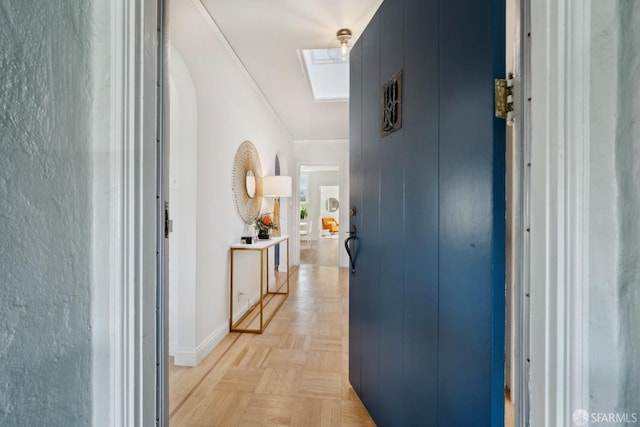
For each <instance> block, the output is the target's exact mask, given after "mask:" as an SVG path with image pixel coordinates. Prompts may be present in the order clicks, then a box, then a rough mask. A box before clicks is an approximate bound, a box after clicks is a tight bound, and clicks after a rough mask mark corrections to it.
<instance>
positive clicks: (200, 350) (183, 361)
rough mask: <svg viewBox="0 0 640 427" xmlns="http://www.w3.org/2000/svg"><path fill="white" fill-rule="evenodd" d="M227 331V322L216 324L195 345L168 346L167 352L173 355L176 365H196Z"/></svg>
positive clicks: (218, 342)
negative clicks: (203, 338)
mask: <svg viewBox="0 0 640 427" xmlns="http://www.w3.org/2000/svg"><path fill="white" fill-rule="evenodd" d="M228 333H229V324H228V323H227V322H225V323H223V324H222V325H220V326H218V327H217V328H216V330H215V331H213V332H212V333H211V335H209V336H208V337H207V338H205V340H204V341H202V342H201V343H200V345H198V346H197V347H195V348H193V347H179V346H173V348H172V347H171V345H170V346H169V354H171V355H173V363H174V364H175V365H177V366H197V365H198V363H200V362H202V360H204V358H205V357H207V355H208V354H209V353H211V351H212V350H213V349H214V348H215V347H216V346H217V345H218V344H220V342H222V340H223V339H224V337H226V336H227V334H228Z"/></svg>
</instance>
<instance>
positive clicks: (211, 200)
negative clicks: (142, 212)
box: [170, 0, 293, 365]
mask: <svg viewBox="0 0 640 427" xmlns="http://www.w3.org/2000/svg"><path fill="white" fill-rule="evenodd" d="M170 26H171V27H170V33H171V45H172V46H173V49H175V50H176V51H177V52H179V54H180V56H181V57H182V59H183V60H184V63H185V64H186V68H187V69H188V72H189V75H190V77H191V79H192V84H193V87H194V88H195V94H196V101H197V102H196V112H195V113H193V112H192V113H190V114H195V115H197V130H196V135H197V136H196V139H197V142H196V153H197V154H196V156H195V159H194V158H190V159H184V158H180V159H179V160H176V161H177V162H179V163H181V164H185V165H187V164H188V167H187V169H188V170H189V171H190V173H195V181H196V191H195V208H186V207H181V209H184V210H185V212H184V214H185V215H187V217H192V218H195V241H193V239H191V241H189V242H184V247H182V248H180V247H177V248H173V250H172V252H173V253H174V254H175V253H176V252H178V253H182V251H183V250H184V251H193V252H194V253H195V278H190V277H179V278H177V281H178V283H179V285H178V286H177V288H174V292H173V294H172V295H170V300H171V299H172V298H175V297H176V295H175V294H178V295H182V294H183V293H187V294H188V295H190V296H189V298H188V299H189V300H195V304H190V303H188V302H186V301H185V302H184V303H183V304H181V302H180V300H179V302H178V304H179V306H178V307H177V310H178V315H177V316H178V318H179V319H183V318H182V316H181V315H180V313H182V312H183V311H185V310H190V311H192V312H193V313H194V318H193V320H192V321H189V323H191V322H193V324H186V325H185V324H182V323H184V322H181V323H180V324H179V325H178V329H179V331H180V332H179V333H180V335H179V336H178V337H176V338H174V337H171V338H170V341H171V342H172V343H174V344H175V343H178V344H177V345H176V346H175V347H173V348H172V349H171V352H172V353H173V354H174V355H175V361H176V363H177V364H189V365H193V364H196V363H197V362H199V361H200V360H202V358H203V357H204V356H205V355H206V354H207V353H208V352H209V351H210V350H211V349H212V348H213V347H214V346H215V344H217V343H218V342H219V341H220V340H221V339H222V338H223V337H224V336H225V335H226V334H227V332H228V319H229V317H228V316H229V245H230V244H232V243H237V242H238V241H239V239H240V236H241V235H242V231H243V224H244V223H243V222H242V220H241V219H240V217H239V215H238V214H237V212H236V209H235V205H234V202H233V196H232V193H231V182H232V179H231V178H232V167H233V160H234V156H235V153H236V150H237V148H238V146H239V145H240V144H241V143H242V142H243V141H245V140H249V141H251V142H253V144H254V145H255V146H256V148H257V150H258V154H259V156H260V159H261V162H262V171H263V174H264V175H273V174H274V159H275V156H276V153H279V154H280V156H281V159H282V158H283V157H284V158H285V159H292V158H293V155H292V154H293V152H292V139H291V137H290V135H289V134H288V132H287V131H286V130H285V129H284V127H283V126H282V125H281V123H280V121H279V120H278V119H277V117H276V116H275V114H274V113H273V112H272V110H271V108H270V107H269V105H268V104H267V103H266V102H265V100H264V98H263V96H261V94H260V92H259V91H258V90H257V89H256V86H255V84H254V83H253V82H252V80H251V79H250V78H249V77H248V74H247V73H246V72H245V70H244V69H243V68H242V66H241V64H240V63H239V61H238V60H237V58H236V57H235V56H234V55H233V53H232V51H231V49H230V48H229V46H228V45H227V44H226V42H225V41H224V38H223V37H222V36H221V34H220V32H219V30H218V29H217V27H216V26H215V24H214V23H213V21H212V20H211V19H210V18H209V16H208V14H207V13H206V10H205V9H204V8H203V7H202V6H201V4H200V3H199V2H197V1H195V0H194V1H186V0H183V1H173V2H172V4H171V6H170ZM170 73H171V70H170ZM182 74H183V75H184V73H182ZM173 78H174V82H175V83H177V78H178V77H177V76H173ZM176 91H177V94H176V95H177V98H178V102H179V105H178V107H176V106H172V108H171V110H172V112H175V111H174V108H180V109H181V108H190V109H191V107H186V106H184V105H183V96H182V94H181V93H180V91H179V87H178V85H177V84H176ZM177 117H178V118H179V117H182V114H181V113H177ZM173 120H174V119H173V118H172V123H171V127H173V125H174V123H173ZM179 128H180V133H181V135H182V134H183V132H187V130H186V129H184V123H183V122H182V121H181V122H180V124H179ZM174 137H175V139H172V141H171V157H172V158H173V157H174V156H182V155H183V154H185V153H182V152H181V148H180V144H181V140H182V136H176V135H174ZM187 140H188V137H187ZM194 160H195V161H194ZM173 161H174V160H173V159H172V162H173ZM183 162H186V163H183ZM285 163H286V160H285ZM281 166H282V167H283V174H284V173H285V172H284V171H287V170H292V169H293V167H292V166H291V165H288V164H284V165H282V163H281ZM176 172H177V174H174V172H171V185H172V187H173V190H174V192H175V191H176V190H177V191H178V192H180V191H182V189H184V188H185V185H187V184H188V183H189V181H190V179H191V178H189V177H183V176H180V173H179V170H176ZM268 202H269V205H267V202H266V201H265V208H267V207H269V208H271V204H272V203H273V201H272V200H271V199H269V200H268ZM288 209H290V207H289V204H287V203H282V207H281V216H282V217H283V218H284V219H285V221H286V219H287V218H291V215H290V214H289V212H287V210H288ZM282 211H284V212H282ZM174 221H175V222H174V230H175V232H174V235H173V236H172V238H174V239H180V237H178V235H179V233H180V231H179V230H181V229H183V228H184V227H185V226H186V225H185V224H183V223H181V221H180V220H179V218H178V217H176V218H175V219H174ZM186 227H188V226H186ZM289 229H290V226H289V224H287V223H284V224H283V233H288V231H289ZM180 241H181V240H179V242H180ZM177 245H180V243H177ZM194 248H195V249H194ZM180 256H181V255H178V257H180ZM172 266H173V261H171V264H170V269H171V268H172ZM177 268H178V269H179V268H180V267H179V266H178V267H177ZM178 298H180V296H178ZM174 303H175V302H174ZM175 308H176V307H174V309H175ZM175 316H176V315H175V314H172V315H171V317H172V318H175ZM179 322H180V321H179ZM187 330H189V331H191V332H189V333H193V336H194V337H195V340H194V341H193V342H187V341H188V340H187V341H183V338H182V333H183V332H184V331H187ZM185 337H189V336H188V334H187V335H185ZM178 350H179V351H178Z"/></svg>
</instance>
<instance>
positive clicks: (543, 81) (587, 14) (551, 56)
mask: <svg viewBox="0 0 640 427" xmlns="http://www.w3.org/2000/svg"><path fill="white" fill-rule="evenodd" d="M527 1H529V0H527ZM529 8H530V13H529V18H530V33H529V31H528V32H527V33H528V34H531V37H530V38H531V40H532V42H531V43H530V46H531V48H530V54H529V55H528V56H529V57H530V66H529V67H528V68H529V69H530V73H528V75H529V80H528V81H529V83H530V85H529V86H528V87H529V88H530V90H528V93H529V94H531V95H530V96H531V97H532V100H531V103H530V107H529V108H530V122H529V125H528V126H527V129H528V130H527V132H528V135H529V138H530V141H531V142H530V150H531V157H530V159H531V171H530V174H531V179H530V182H531V186H530V192H529V207H528V209H529V212H530V230H531V231H530V233H529V234H530V235H529V238H530V252H529V253H528V254H525V256H524V258H525V259H528V265H529V271H528V272H527V278H528V281H529V283H530V291H531V298H530V307H531V314H530V349H531V351H530V376H529V380H530V393H531V400H530V403H531V410H530V414H531V415H530V420H529V421H530V425H570V424H571V422H572V414H573V411H575V410H577V409H579V408H580V409H588V407H589V393H588V391H589V361H588V354H589V340H588V322H587V321H586V320H587V319H588V318H589V294H588V289H589V274H588V273H589V271H588V267H589V266H588V263H587V262H586V260H588V257H587V256H585V255H587V254H588V250H589V241H588V233H585V231H586V230H587V227H588V224H589V222H588V219H589V148H588V147H589V146H588V144H585V141H589V132H590V129H589V126H590V120H589V79H590V75H589V73H590V60H591V58H590V40H591V34H590V27H591V10H590V4H589V2H583V1H578V0H558V1H556V2H551V3H550V2H535V1H530V2H529ZM525 120H526V119H525Z"/></svg>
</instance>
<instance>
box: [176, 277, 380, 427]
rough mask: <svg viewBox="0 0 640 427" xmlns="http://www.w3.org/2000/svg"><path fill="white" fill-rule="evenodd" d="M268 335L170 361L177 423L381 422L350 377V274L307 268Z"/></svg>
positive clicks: (234, 336) (233, 339)
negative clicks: (182, 362)
mask: <svg viewBox="0 0 640 427" xmlns="http://www.w3.org/2000/svg"><path fill="white" fill-rule="evenodd" d="M290 284H291V289H290V295H289V297H288V299H287V300H286V301H285V303H284V304H283V305H282V307H281V308H280V310H279V311H278V313H277V314H276V316H275V317H274V318H273V320H272V322H271V324H270V325H269V326H268V327H267V329H266V330H265V332H264V333H263V334H261V335H256V334H250V333H243V334H240V333H231V334H229V335H228V336H227V337H226V338H225V339H224V340H223V341H222V343H220V345H218V346H217V347H216V348H215V349H214V350H213V352H212V353H211V354H209V356H207V358H206V359H205V360H203V361H202V362H201V363H200V365H199V366H197V367H195V368H188V367H178V366H174V365H173V364H171V366H170V374H169V375H170V385H169V391H170V401H169V411H170V422H169V425H170V427H214V426H215V427H218V426H220V427H222V426H224V427H231V426H243V427H245V426H246V427H251V426H304V427H313V426H327V427H334V426H374V425H375V424H374V423H373V421H372V420H371V418H370V416H369V414H368V413H367V411H366V410H365V409H364V407H363V406H362V403H361V402H360V400H359V399H358V397H357V396H356V394H355V392H354V391H353V389H352V388H351V386H350V384H349V381H348V324H349V322H348V307H349V306H348V298H347V297H348V271H347V269H339V268H337V267H328V266H314V265H302V266H300V268H299V269H294V270H293V271H292V273H291V282H290Z"/></svg>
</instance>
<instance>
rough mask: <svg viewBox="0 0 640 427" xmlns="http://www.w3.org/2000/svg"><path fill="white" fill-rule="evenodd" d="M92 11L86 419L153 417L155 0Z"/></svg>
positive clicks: (146, 420)
mask: <svg viewBox="0 0 640 427" xmlns="http://www.w3.org/2000/svg"><path fill="white" fill-rule="evenodd" d="M98 12H100V13H96V16H95V18H94V19H96V22H94V23H93V25H94V27H95V28H104V31H109V35H108V37H107V40H108V43H109V46H104V50H105V52H99V53H96V56H100V57H102V58H104V55H107V56H109V60H108V67H109V69H108V73H107V74H108V78H109V79H108V81H105V82H102V81H101V82H96V85H98V86H99V87H98V89H97V90H98V91H99V92H100V91H102V92H103V93H104V92H107V90H106V88H108V93H107V94H106V95H105V98H106V99H108V106H106V105H103V106H102V107H104V111H102V112H103V113H104V117H103V116H102V115H101V114H100V112H97V113H96V117H95V122H96V123H97V124H96V125H95V129H96V132H95V134H94V138H95V139H96V141H98V142H97V144H96V145H97V149H96V159H97V160H96V163H95V168H94V179H93V182H94V218H95V221H94V224H95V226H94V237H93V239H94V245H93V247H94V254H93V256H94V278H93V279H94V302H93V306H94V310H93V313H94V319H93V327H94V343H93V352H94V365H93V372H94V375H93V384H94V385H93V390H94V396H93V401H94V405H93V409H94V410H93V425H96V426H113V425H117V426H125V427H127V426H131V427H133V426H141V425H155V424H156V422H155V421H156V393H155V389H156V379H155V377H156V370H155V358H156V346H155V340H156V336H155V329H156V318H155V301H156V294H155V290H156V230H157V223H156V220H155V218H156V200H155V194H156V121H157V120H156V115H157V111H156V108H155V96H156V73H157V62H156V61H157V42H158V35H157V16H158V1H157V0H133V1H132V0H111V1H110V2H109V5H108V6H105V7H104V8H100V10H99V11H98ZM105 20H108V22H109V24H108V25H107V26H104V27H103V26H101V25H100V24H99V23H98V22H97V21H100V22H104V21H105ZM96 62H100V63H102V62H103V61H96ZM102 65H105V64H102ZM105 66H106V65H105ZM96 75H97V73H96ZM99 94H100V93H99ZM102 107H99V108H98V109H100V108H102ZM107 121H108V125H106V124H104V125H103V123H106V122H107ZM100 130H102V131H104V132H103V133H100ZM105 134H106V135H105ZM105 299H106V300H107V301H108V302H106V301H105ZM105 383H106V384H108V385H105ZM107 389H108V396H107V399H105V394H104V392H105V390H107ZM98 393H99V394H98Z"/></svg>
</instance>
